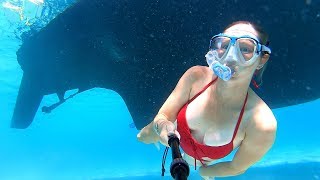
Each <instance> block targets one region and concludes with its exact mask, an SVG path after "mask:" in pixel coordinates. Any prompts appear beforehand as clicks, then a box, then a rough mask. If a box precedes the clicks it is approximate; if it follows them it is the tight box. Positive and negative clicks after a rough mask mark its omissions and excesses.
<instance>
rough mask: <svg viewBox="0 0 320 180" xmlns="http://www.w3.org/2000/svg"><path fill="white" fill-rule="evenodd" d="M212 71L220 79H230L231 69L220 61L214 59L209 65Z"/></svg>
mask: <svg viewBox="0 0 320 180" xmlns="http://www.w3.org/2000/svg"><path fill="white" fill-rule="evenodd" d="M211 69H212V70H213V72H214V73H215V74H216V75H217V76H218V77H219V78H220V79H222V80H224V81H228V80H230V79H231V76H232V70H231V69H230V68H229V67H228V66H225V65H223V64H221V63H220V62H218V61H216V62H214V63H213V64H212V65H211Z"/></svg>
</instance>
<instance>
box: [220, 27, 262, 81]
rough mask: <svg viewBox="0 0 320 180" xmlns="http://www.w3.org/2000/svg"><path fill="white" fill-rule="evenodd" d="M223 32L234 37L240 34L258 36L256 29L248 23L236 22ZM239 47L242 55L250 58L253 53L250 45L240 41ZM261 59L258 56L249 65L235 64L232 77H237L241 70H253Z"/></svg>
mask: <svg viewBox="0 0 320 180" xmlns="http://www.w3.org/2000/svg"><path fill="white" fill-rule="evenodd" d="M224 34H226V35H229V36H235V37H240V36H251V37H257V38H258V33H257V31H256V30H255V29H254V28H253V27H252V26H251V25H249V24H236V25H234V26H231V27H229V28H228V29H226V30H225V31H224ZM240 44H241V47H239V48H240V49H241V50H242V51H243V53H242V56H243V57H244V58H245V59H251V57H252V56H253V54H254V53H255V52H254V51H253V49H252V47H250V45H249V44H248V45H247V44H245V43H240ZM260 60H261V57H260V56H258V57H257V59H256V61H255V62H254V63H253V64H252V65H250V66H237V70H236V73H235V74H234V75H233V77H237V76H239V75H240V74H242V73H243V72H250V73H251V72H253V71H254V70H255V69H256V68H257V66H258V65H259V63H260Z"/></svg>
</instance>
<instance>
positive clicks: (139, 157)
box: [0, 7, 320, 180]
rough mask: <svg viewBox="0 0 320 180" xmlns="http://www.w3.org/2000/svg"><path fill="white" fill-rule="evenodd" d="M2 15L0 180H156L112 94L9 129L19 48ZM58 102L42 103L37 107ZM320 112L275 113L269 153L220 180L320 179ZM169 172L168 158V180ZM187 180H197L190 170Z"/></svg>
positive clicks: (152, 159)
mask: <svg viewBox="0 0 320 180" xmlns="http://www.w3.org/2000/svg"><path fill="white" fill-rule="evenodd" d="M0 13H1V14H0V27H1V29H0V120H1V121H0V122H1V123H0V180H67V179H68V180H69V179H72V180H78V179H79V180H80V179H81V180H82V179H92V180H93V179H96V180H99V179H100V180H102V179H115V180H116V179H119V180H120V179H161V177H160V172H161V158H162V153H163V147H162V148H161V150H160V151H158V150H157V149H156V148H155V147H154V146H153V145H145V144H142V143H139V142H138V141H137V140H136V134H137V133H138V131H137V130H136V129H135V128H132V126H131V124H132V119H131V117H130V114H129V112H128V110H127V107H126V105H125V103H124V101H123V100H122V98H121V97H120V96H119V95H118V94H117V93H116V92H114V91H110V90H106V89H99V88H96V89H92V90H89V91H86V92H83V93H81V94H79V95H77V96H75V97H74V98H73V99H70V100H69V101H67V102H66V103H64V104H62V105H61V106H60V107H59V108H57V109H56V110H55V111H54V112H53V113H51V114H43V113H42V112H41V111H39V112H37V114H36V117H35V119H34V122H33V124H32V125H31V126H30V127H29V128H28V129H25V130H17V129H10V128H9V125H10V120H11V116H12V113H13V109H14V105H15V100H16V98H17V94H18V89H19V85H20V81H21V77H22V70H21V69H20V66H19V64H18V62H17V60H16V54H15V52H16V51H17V49H18V48H19V45H20V43H21V42H20V41H19V40H18V39H16V38H14V35H13V32H14V27H12V26H11V25H10V22H12V21H19V18H18V16H15V15H14V13H13V14H10V15H8V13H6V14H4V9H3V8H2V7H1V8H0ZM8 18H11V19H10V21H8ZM39 51H41V49H39ZM56 101H57V97H56V96H54V95H49V96H45V97H44V99H43V101H42V102H41V105H40V107H42V106H43V105H49V104H52V103H53V102H56ZM319 107H320V100H319V99H318V100H316V101H313V102H309V103H306V104H301V105H297V106H292V107H287V108H281V109H274V110H273V112H274V114H275V116H276V118H277V119H278V134H277V139H276V142H275V144H274V146H273V148H272V149H271V150H270V151H269V152H268V154H267V155H266V156H265V157H264V158H263V159H262V160H261V161H259V162H258V163H257V164H255V165H254V166H253V167H252V168H251V169H250V170H248V171H247V172H246V173H245V174H243V175H241V176H237V177H231V178H225V179H279V180H280V179H291V180H292V179H303V180H304V179H320V142H319V140H318V138H319V126H320V122H319V119H320V118H319ZM231 157H232V154H231V155H229V156H228V157H226V158H225V159H230V158H231ZM169 165H170V154H169V156H168V159H167V164H166V167H167V168H166V169H167V173H166V176H165V179H170V176H169V173H168V171H169ZM190 179H200V177H199V176H198V174H197V172H196V171H194V170H192V172H191V175H190ZM217 179H219V178H217Z"/></svg>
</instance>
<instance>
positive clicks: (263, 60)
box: [257, 54, 270, 70]
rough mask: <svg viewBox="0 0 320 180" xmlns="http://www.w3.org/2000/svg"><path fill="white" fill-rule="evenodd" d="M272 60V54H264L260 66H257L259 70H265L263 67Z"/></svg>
mask: <svg viewBox="0 0 320 180" xmlns="http://www.w3.org/2000/svg"><path fill="white" fill-rule="evenodd" d="M269 58H270V54H263V55H262V57H261V60H260V63H259V65H258V66H257V70H259V69H261V68H263V66H264V65H265V64H266V63H267V62H268V60H269Z"/></svg>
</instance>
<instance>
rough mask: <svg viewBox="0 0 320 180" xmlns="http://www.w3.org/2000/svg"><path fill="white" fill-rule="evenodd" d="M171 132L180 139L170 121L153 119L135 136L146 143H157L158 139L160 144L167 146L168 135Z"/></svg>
mask: <svg viewBox="0 0 320 180" xmlns="http://www.w3.org/2000/svg"><path fill="white" fill-rule="evenodd" d="M154 123H157V124H154ZM171 134H176V135H177V137H178V138H179V139H180V134H179V133H178V131H177V130H176V127H175V125H174V124H173V123H172V122H171V121H168V120H162V121H158V122H154V121H153V122H151V123H150V124H148V125H147V126H146V127H144V128H143V129H142V130H141V131H140V132H139V134H138V135H137V138H138V140H139V141H141V142H143V143H146V144H150V143H157V142H158V141H160V143H161V144H163V145H165V146H168V147H169V144H168V136H169V135H171Z"/></svg>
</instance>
